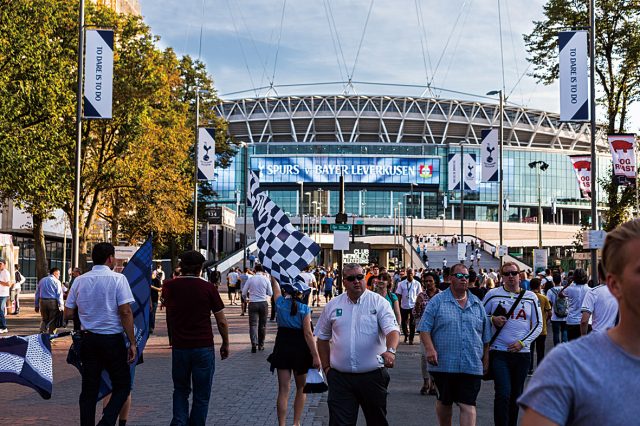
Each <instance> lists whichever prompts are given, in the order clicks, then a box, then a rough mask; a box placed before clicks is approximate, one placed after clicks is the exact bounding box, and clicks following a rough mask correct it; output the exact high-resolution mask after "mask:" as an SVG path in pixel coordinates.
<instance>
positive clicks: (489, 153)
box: [480, 129, 500, 182]
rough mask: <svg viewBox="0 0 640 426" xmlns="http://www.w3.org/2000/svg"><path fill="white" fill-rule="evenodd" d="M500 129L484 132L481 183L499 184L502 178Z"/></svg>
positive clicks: (481, 155)
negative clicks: (499, 142)
mask: <svg viewBox="0 0 640 426" xmlns="http://www.w3.org/2000/svg"><path fill="white" fill-rule="evenodd" d="M498 136H499V131H498V129H491V130H483V131H482V151H481V154H480V158H481V160H480V162H481V163H482V180H481V182H498V180H499V177H500V156H499V149H498V148H499V146H498V145H499V144H498Z"/></svg>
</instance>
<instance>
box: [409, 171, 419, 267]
mask: <svg viewBox="0 0 640 426" xmlns="http://www.w3.org/2000/svg"><path fill="white" fill-rule="evenodd" d="M417 185H418V184H416V183H413V182H411V237H410V240H409V241H411V246H412V247H413V235H414V234H413V216H415V215H414V211H415V209H414V205H415V203H414V201H413V187H414V186H417ZM411 259H413V256H412V257H411ZM411 262H412V265H411V268H413V260H412V261H411Z"/></svg>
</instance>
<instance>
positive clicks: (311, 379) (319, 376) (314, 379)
mask: <svg viewBox="0 0 640 426" xmlns="http://www.w3.org/2000/svg"><path fill="white" fill-rule="evenodd" d="M328 389H329V387H328V386H327V384H326V383H325V381H324V374H323V373H322V370H319V369H317V368H310V369H309V371H308V372H307V380H306V383H305V384H304V389H303V390H302V392H303V393H323V392H326V391H327V390H328Z"/></svg>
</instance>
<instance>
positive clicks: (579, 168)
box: [569, 155, 591, 200]
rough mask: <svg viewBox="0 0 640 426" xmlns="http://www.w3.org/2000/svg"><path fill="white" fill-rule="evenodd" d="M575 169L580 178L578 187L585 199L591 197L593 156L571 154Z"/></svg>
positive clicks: (577, 176)
mask: <svg viewBox="0 0 640 426" xmlns="http://www.w3.org/2000/svg"><path fill="white" fill-rule="evenodd" d="M569 158H570V159H571V163H572V164H573V171H574V172H575V173H576V178H577V179H578V188H580V195H581V196H582V198H584V199H585V200H590V199H591V156H589V155H570V156H569Z"/></svg>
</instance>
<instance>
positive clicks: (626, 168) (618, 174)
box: [609, 134, 637, 186]
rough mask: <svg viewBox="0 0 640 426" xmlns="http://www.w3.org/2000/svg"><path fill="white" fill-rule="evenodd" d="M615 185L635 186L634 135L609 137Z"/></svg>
mask: <svg viewBox="0 0 640 426" xmlns="http://www.w3.org/2000/svg"><path fill="white" fill-rule="evenodd" d="M609 149H610V150H611V160H612V163H613V175H614V176H615V183H616V185H624V186H635V185H636V172H637V170H636V135H632V134H630V135H609Z"/></svg>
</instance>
